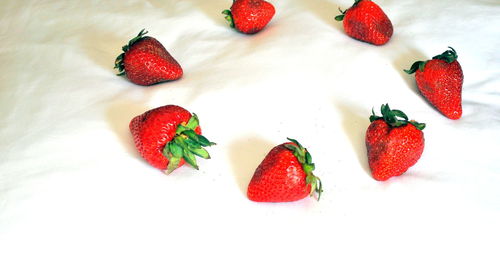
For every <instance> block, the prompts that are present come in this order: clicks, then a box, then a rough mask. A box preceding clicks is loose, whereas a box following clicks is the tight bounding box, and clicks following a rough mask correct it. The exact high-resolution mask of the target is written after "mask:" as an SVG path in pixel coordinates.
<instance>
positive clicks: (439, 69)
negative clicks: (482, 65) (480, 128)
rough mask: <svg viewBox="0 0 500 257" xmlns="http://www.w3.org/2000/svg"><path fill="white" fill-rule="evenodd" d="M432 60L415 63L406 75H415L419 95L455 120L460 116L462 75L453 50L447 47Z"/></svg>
mask: <svg viewBox="0 0 500 257" xmlns="http://www.w3.org/2000/svg"><path fill="white" fill-rule="evenodd" d="M449 48H450V50H446V51H445V52H443V53H442V54H440V55H436V56H434V57H433V58H432V60H427V61H417V62H415V63H413V65H412V66H411V67H410V69H409V70H404V71H405V72H406V73H408V74H412V73H415V80H416V83H417V87H418V89H419V91H420V93H421V94H422V95H423V96H424V97H425V99H426V100H427V101H428V102H429V103H430V104H432V105H433V106H434V107H435V108H436V109H437V110H438V111H439V112H441V113H442V114H443V115H444V116H446V117H448V118H450V119H453V120H456V119H460V117H461V116H462V85H463V82H464V74H463V71H462V67H461V66H460V63H459V62H458V61H457V58H458V55H457V52H456V51H455V49H453V48H452V47H449Z"/></svg>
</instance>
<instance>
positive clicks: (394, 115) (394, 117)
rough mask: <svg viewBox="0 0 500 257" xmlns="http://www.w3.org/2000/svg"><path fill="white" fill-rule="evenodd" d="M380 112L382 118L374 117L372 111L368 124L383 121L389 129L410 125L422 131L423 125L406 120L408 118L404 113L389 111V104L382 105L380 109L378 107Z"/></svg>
mask: <svg viewBox="0 0 500 257" xmlns="http://www.w3.org/2000/svg"><path fill="white" fill-rule="evenodd" d="M380 112H381V113H382V117H380V116H377V115H375V112H374V111H373V109H372V115H371V116H370V122H373V121H375V120H379V119H383V120H384V121H385V122H386V123H387V124H389V126H391V127H401V126H404V125H407V124H408V123H410V124H412V125H414V126H415V127H416V128H417V129H419V130H423V129H424V128H425V123H419V122H416V121H414V120H408V116H406V114H405V113H404V112H402V111H400V110H391V108H390V107H389V104H383V105H382V107H380ZM399 118H402V119H399Z"/></svg>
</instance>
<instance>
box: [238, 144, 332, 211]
mask: <svg viewBox="0 0 500 257" xmlns="http://www.w3.org/2000/svg"><path fill="white" fill-rule="evenodd" d="M288 140H290V141H291V142H287V143H283V144H281V145H278V146H276V147H274V148H273V149H272V150H271V151H270V152H269V153H268V154H267V156H266V157H265V158H264V160H263V161H262V163H261V164H260V165H259V166H258V167H257V169H256V170H255V173H254V175H253V177H252V180H251V181H250V184H249V185H248V191H247V195H248V198H249V199H250V200H252V201H256V202H291V201H296V200H300V199H302V198H304V197H306V196H307V195H311V196H312V195H313V194H314V192H316V193H318V200H319V198H320V196H321V192H322V191H323V190H322V185H321V180H320V179H319V178H318V177H316V176H314V174H313V173H312V171H313V170H314V163H312V158H311V155H310V154H309V152H308V151H307V149H305V148H304V147H302V145H300V144H299V142H297V141H296V140H294V139H290V138H288Z"/></svg>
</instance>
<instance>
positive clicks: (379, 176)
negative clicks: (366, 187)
mask: <svg viewBox="0 0 500 257" xmlns="http://www.w3.org/2000/svg"><path fill="white" fill-rule="evenodd" d="M381 113H382V116H377V115H375V113H374V112H373V110H372V115H371V116H370V122H371V123H370V126H368V129H367V131H366V137H365V142H366V148H367V153H368V164H369V166H370V170H371V172H372V176H373V178H374V179H375V180H379V181H385V180H388V179H389V178H391V177H394V176H399V175H402V174H403V173H405V172H406V171H407V170H408V169H409V168H410V167H411V166H413V165H415V164H416V163H417V161H418V160H419V159H420V157H421V156H422V153H423V151H424V134H423V132H422V130H423V129H424V128H425V124H424V123H419V122H416V121H414V120H408V116H406V114H405V113H404V112H402V111H400V110H391V108H390V107H389V104H384V105H382V107H381Z"/></svg>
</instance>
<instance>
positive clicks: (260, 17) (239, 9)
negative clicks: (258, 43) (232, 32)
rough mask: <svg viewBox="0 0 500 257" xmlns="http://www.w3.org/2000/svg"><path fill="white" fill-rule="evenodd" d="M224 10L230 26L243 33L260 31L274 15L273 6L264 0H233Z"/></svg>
mask: <svg viewBox="0 0 500 257" xmlns="http://www.w3.org/2000/svg"><path fill="white" fill-rule="evenodd" d="M230 9H231V10H224V11H223V12H222V14H225V15H226V20H227V21H229V23H230V26H231V27H232V28H236V29H237V30H238V31H240V32H242V33H245V34H255V33H257V32H259V31H261V30H262V29H263V28H264V27H265V26H266V25H267V24H268V23H269V21H271V19H272V18H273V16H274V13H275V10H274V6H273V5H272V4H270V3H269V2H266V1H264V0H234V1H233V4H232V6H231V8H230Z"/></svg>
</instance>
